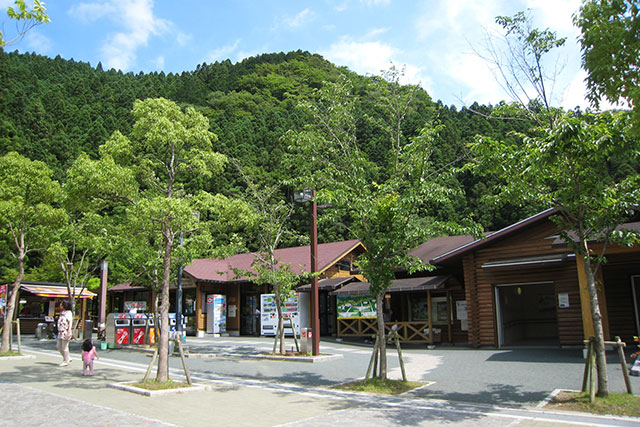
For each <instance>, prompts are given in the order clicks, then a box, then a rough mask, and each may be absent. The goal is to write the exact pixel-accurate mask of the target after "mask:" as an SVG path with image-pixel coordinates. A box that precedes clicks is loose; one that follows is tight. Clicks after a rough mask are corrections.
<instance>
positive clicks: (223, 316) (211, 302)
mask: <svg viewBox="0 0 640 427" xmlns="http://www.w3.org/2000/svg"><path fill="white" fill-rule="evenodd" d="M207 333H208V334H214V335H217V336H220V335H226V334H227V296H226V295H219V294H210V295H207Z"/></svg>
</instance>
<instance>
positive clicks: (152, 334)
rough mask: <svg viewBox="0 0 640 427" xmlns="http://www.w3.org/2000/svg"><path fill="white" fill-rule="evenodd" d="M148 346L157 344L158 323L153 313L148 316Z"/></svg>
mask: <svg viewBox="0 0 640 427" xmlns="http://www.w3.org/2000/svg"><path fill="white" fill-rule="evenodd" d="M146 338H147V344H155V343H156V321H155V318H154V317H153V313H148V314H147V334H146Z"/></svg>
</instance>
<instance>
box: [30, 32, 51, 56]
mask: <svg viewBox="0 0 640 427" xmlns="http://www.w3.org/2000/svg"><path fill="white" fill-rule="evenodd" d="M24 42H25V44H26V45H27V47H28V49H27V50H33V51H35V52H38V53H41V54H47V53H50V52H51V51H52V48H53V42H52V41H51V39H50V38H48V37H46V36H44V35H42V34H40V33H39V32H37V31H35V30H31V31H29V32H28V33H27V34H26V35H25V37H24Z"/></svg>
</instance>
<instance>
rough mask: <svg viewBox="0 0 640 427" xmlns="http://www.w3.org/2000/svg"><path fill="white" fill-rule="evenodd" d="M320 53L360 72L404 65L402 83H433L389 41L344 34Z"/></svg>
mask: <svg viewBox="0 0 640 427" xmlns="http://www.w3.org/2000/svg"><path fill="white" fill-rule="evenodd" d="M320 54H321V55H322V56H323V57H325V58H326V59H328V60H329V61H331V62H333V63H334V64H337V65H344V66H346V67H348V68H349V69H350V70H352V71H355V72H356V73H358V74H369V75H379V74H380V71H382V70H387V69H389V67H390V66H391V65H392V64H393V65H395V66H396V67H398V68H403V67H404V76H403V78H402V79H401V81H402V83H413V84H417V83H421V84H422V85H423V87H424V85H429V84H431V79H429V78H427V77H426V76H424V75H423V71H422V69H421V68H420V67H418V66H417V65H414V64H405V63H404V62H403V61H402V60H401V59H400V58H401V56H402V51H400V50H399V49H396V48H394V47H393V46H391V45H390V44H388V43H382V42H379V41H356V40H353V39H352V38H350V37H348V36H343V37H342V38H341V39H340V40H339V41H338V42H336V43H334V44H332V45H331V46H329V48H328V49H326V50H324V51H321V52H320Z"/></svg>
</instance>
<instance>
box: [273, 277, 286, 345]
mask: <svg viewBox="0 0 640 427" xmlns="http://www.w3.org/2000/svg"><path fill="white" fill-rule="evenodd" d="M273 288H274V290H273V292H274V295H275V300H276V313H278V333H276V335H280V350H279V352H280V354H285V353H286V350H285V346H284V320H283V319H282V297H281V295H280V291H279V290H278V287H277V286H275V285H274V287H273Z"/></svg>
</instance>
